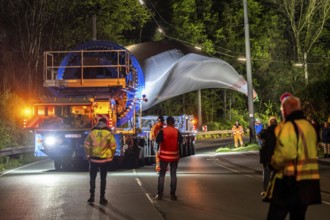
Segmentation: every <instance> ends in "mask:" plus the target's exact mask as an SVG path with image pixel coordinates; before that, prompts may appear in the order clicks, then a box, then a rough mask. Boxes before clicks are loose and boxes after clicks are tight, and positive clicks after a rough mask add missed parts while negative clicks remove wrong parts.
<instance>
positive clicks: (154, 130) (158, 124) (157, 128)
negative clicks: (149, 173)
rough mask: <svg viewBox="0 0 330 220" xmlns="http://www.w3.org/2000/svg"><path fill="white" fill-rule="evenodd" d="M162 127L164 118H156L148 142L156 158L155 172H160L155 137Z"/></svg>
mask: <svg viewBox="0 0 330 220" xmlns="http://www.w3.org/2000/svg"><path fill="white" fill-rule="evenodd" d="M163 127H164V117H163V116H161V115H160V116H158V118H157V122H156V123H155V124H154V125H153V126H152V127H151V130H150V140H151V142H152V147H153V149H154V152H155V158H156V172H159V171H160V166H159V154H158V145H157V142H156V137H157V134H158V132H159V131H160V129H162V128H163Z"/></svg>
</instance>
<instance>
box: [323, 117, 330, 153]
mask: <svg viewBox="0 0 330 220" xmlns="http://www.w3.org/2000/svg"><path fill="white" fill-rule="evenodd" d="M321 144H322V147H323V150H324V158H327V157H330V128H329V123H328V122H324V124H323V127H322V129H321Z"/></svg>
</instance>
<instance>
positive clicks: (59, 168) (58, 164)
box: [54, 160, 61, 171]
mask: <svg viewBox="0 0 330 220" xmlns="http://www.w3.org/2000/svg"><path fill="white" fill-rule="evenodd" d="M54 167H55V170H56V171H59V170H61V161H60V160H54Z"/></svg>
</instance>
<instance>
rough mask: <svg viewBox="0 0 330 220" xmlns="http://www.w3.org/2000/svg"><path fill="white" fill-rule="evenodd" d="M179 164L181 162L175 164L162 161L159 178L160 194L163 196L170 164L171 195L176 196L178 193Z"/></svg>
mask: <svg viewBox="0 0 330 220" xmlns="http://www.w3.org/2000/svg"><path fill="white" fill-rule="evenodd" d="M178 163H179V161H175V162H165V161H160V171H159V176H158V194H159V195H162V194H163V192H164V181H165V174H166V169H167V166H168V164H170V173H171V184H170V188H171V195H175V191H176V183H177V178H176V170H177V168H178Z"/></svg>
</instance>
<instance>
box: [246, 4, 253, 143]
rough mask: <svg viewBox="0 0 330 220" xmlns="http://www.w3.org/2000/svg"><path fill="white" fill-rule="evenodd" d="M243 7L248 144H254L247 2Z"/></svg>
mask: <svg viewBox="0 0 330 220" xmlns="http://www.w3.org/2000/svg"><path fill="white" fill-rule="evenodd" d="M243 5H244V32H245V53H246V76H247V83H248V109H249V129H250V143H255V142H256V135H255V128H254V110H253V88H252V71H251V54H250V33H249V18H248V6H247V0H243Z"/></svg>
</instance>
